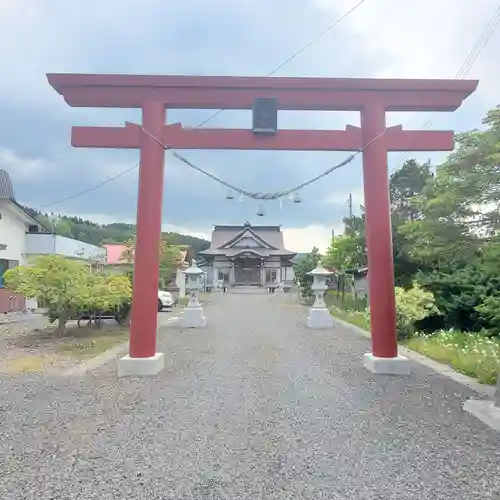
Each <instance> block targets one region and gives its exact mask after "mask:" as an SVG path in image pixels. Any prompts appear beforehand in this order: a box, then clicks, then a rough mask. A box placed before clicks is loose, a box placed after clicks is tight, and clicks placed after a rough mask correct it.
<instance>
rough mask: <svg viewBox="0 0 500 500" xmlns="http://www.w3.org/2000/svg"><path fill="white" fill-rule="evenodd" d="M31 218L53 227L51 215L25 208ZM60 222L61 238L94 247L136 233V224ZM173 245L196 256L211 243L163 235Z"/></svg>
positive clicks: (65, 218)
mask: <svg viewBox="0 0 500 500" xmlns="http://www.w3.org/2000/svg"><path fill="white" fill-rule="evenodd" d="M23 208H24V209H25V210H26V211H27V212H28V213H29V214H30V215H31V216H33V217H35V218H36V219H38V220H39V221H40V222H41V223H42V224H44V225H45V226H47V227H48V228H51V227H52V223H51V222H50V219H49V214H47V213H42V212H40V211H38V210H34V209H33V208H30V207H23ZM57 217H58V220H57V221H56V222H55V224H54V230H55V232H56V233H57V234H60V235H61V236H69V237H72V238H76V239H78V240H81V241H85V242H87V243H92V244H93V245H102V244H104V243H124V242H126V241H127V240H129V239H130V238H131V237H132V236H133V235H134V233H135V224H125V223H123V222H113V223H112V224H97V223H96V222H92V221H90V220H84V219H82V218H81V217H69V216H67V215H59V214H57ZM163 234H164V235H165V236H166V237H167V238H168V241H169V242H170V243H172V244H173V245H189V246H190V247H192V249H193V253H194V255H196V254H198V252H201V251H202V250H206V249H207V248H208V247H209V246H210V242H209V241H207V240H204V239H202V238H196V237H194V236H189V235H187V234H179V233H171V232H165V233H163Z"/></svg>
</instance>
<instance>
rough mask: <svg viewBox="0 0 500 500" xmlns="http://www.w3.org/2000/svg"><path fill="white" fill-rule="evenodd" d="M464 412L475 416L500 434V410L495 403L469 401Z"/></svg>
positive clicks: (465, 404)
mask: <svg viewBox="0 0 500 500" xmlns="http://www.w3.org/2000/svg"><path fill="white" fill-rule="evenodd" d="M464 411H466V412H467V413H470V414H471V415H474V416H475V417H476V418H478V419H479V420H481V422H483V423H484V424H486V425H488V426H489V427H491V428H492V429H494V430H496V431H498V432H500V408H499V407H498V406H495V402H494V401H488V400H486V401H484V400H483V401H480V400H476V399H468V400H467V401H466V402H465V403H464Z"/></svg>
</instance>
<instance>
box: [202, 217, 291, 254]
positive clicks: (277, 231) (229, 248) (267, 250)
mask: <svg viewBox="0 0 500 500" xmlns="http://www.w3.org/2000/svg"><path fill="white" fill-rule="evenodd" d="M247 237H248V238H251V239H252V240H254V242H255V245H252V246H251V247H249V246H245V245H244V246H238V242H239V241H240V240H241V239H242V238H247ZM246 252H250V253H253V254H255V255H257V256H259V257H271V256H273V255H276V256H286V257H294V256H295V255H296V253H295V252H291V251H289V250H286V249H285V246H284V243H283V233H282V232H281V227H280V226H252V225H251V224H250V223H248V222H247V223H245V224H244V225H242V226H222V225H216V226H215V227H214V230H213V231H212V239H211V242H210V248H209V249H208V250H203V251H201V252H199V253H200V255H202V256H215V255H224V256H227V257H236V256H237V255H238V254H240V253H246Z"/></svg>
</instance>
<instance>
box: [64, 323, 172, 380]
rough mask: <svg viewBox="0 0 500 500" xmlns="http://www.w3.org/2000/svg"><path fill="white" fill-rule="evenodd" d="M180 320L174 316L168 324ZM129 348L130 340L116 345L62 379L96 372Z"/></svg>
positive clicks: (73, 369)
mask: <svg viewBox="0 0 500 500" xmlns="http://www.w3.org/2000/svg"><path fill="white" fill-rule="evenodd" d="M178 319H179V317H178V316H172V317H171V318H168V320H167V324H170V323H173V322H175V321H177V320H178ZM167 324H164V325H159V326H158V330H159V329H160V328H162V327H163V326H167ZM128 347H129V342H128V340H127V341H126V342H120V343H119V344H117V345H115V346H114V347H112V348H111V349H108V350H107V351H104V352H103V353H102V354H99V356H96V357H95V358H92V359H89V360H88V361H84V362H82V363H79V364H78V365H77V366H75V367H73V368H70V369H69V370H66V371H65V372H63V373H62V374H61V376H62V377H79V376H82V375H85V374H86V373H87V372H88V371H91V370H95V369H96V368H99V367H101V366H102V365H104V364H105V363H107V362H108V361H111V360H113V359H115V358H116V357H118V356H120V355H121V354H125V353H126V352H127V351H128Z"/></svg>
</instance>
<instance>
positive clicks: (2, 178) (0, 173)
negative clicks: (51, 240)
mask: <svg viewBox="0 0 500 500" xmlns="http://www.w3.org/2000/svg"><path fill="white" fill-rule="evenodd" d="M0 200H6V201H7V203H8V204H9V205H10V206H11V207H14V209H15V210H17V212H18V213H19V212H20V215H21V217H22V218H24V219H25V220H26V221H27V222H28V224H29V223H31V222H33V223H34V224H33V225H35V224H36V225H38V226H40V227H41V228H42V230H44V231H46V232H49V233H50V229H49V228H48V227H46V226H45V225H44V224H42V223H41V222H40V221H39V220H38V219H36V218H35V217H33V216H32V215H31V214H30V213H29V212H28V211H27V210H26V209H25V208H24V207H23V206H22V205H21V204H20V203H18V202H17V201H16V198H15V196H14V186H13V185H12V181H11V179H10V175H9V173H8V172H7V171H6V170H2V169H0Z"/></svg>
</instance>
